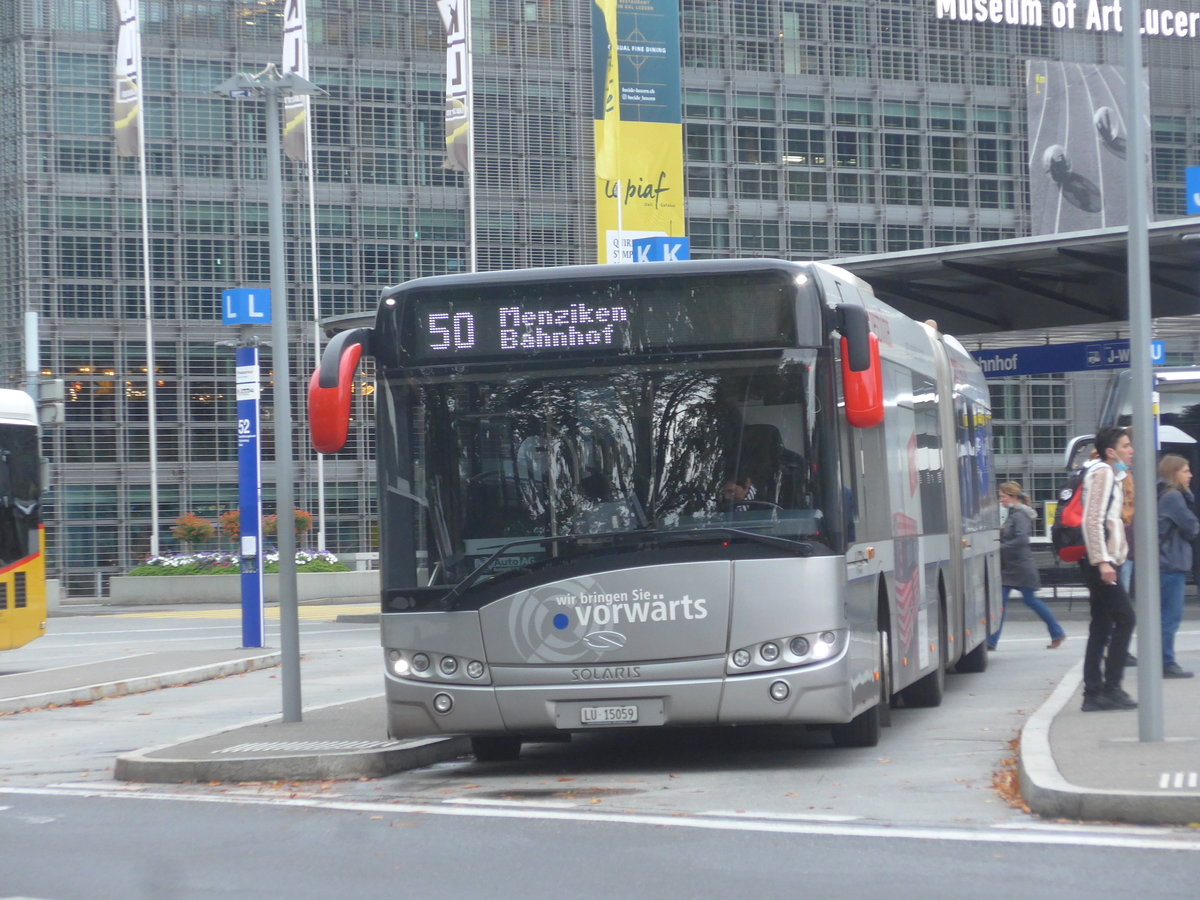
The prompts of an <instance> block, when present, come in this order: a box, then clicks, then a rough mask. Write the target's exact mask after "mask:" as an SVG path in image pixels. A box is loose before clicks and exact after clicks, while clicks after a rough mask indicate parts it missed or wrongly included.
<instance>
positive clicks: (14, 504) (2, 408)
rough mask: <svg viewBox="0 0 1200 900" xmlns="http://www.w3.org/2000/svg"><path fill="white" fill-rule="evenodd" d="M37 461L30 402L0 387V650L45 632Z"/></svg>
mask: <svg viewBox="0 0 1200 900" xmlns="http://www.w3.org/2000/svg"><path fill="white" fill-rule="evenodd" d="M41 460H42V456H41V447H40V444H39V441H38V417H37V408H36V406H35V405H34V402H33V400H32V398H30V396H29V395H28V394H26V393H24V392H22V391H12V390H4V389H0V650H11V649H13V648H15V647H20V646H22V645H24V644H28V643H29V642H30V641H32V640H34V639H35V638H39V637H41V636H42V635H43V634H44V633H45V631H46V562H45V558H44V557H43V555H42V539H43V532H42V525H41V515H40V508H41V507H40V503H41V468H42V464H41Z"/></svg>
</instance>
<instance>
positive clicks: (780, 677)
mask: <svg viewBox="0 0 1200 900" xmlns="http://www.w3.org/2000/svg"><path fill="white" fill-rule="evenodd" d="M335 327H342V328H343V329H344V330H342V331H340V332H339V333H337V334H336V335H335V336H334V337H333V339H332V340H331V341H330V343H329V345H328V347H327V348H326V350H325V353H324V355H323V358H322V360H321V363H320V366H319V368H318V370H317V371H316V372H314V373H313V376H312V380H311V383H310V388H309V415H310V427H311V433H312V438H313V443H314V446H315V447H316V448H317V449H318V450H320V451H322V452H325V453H330V452H335V451H336V450H337V449H339V448H340V447H341V446H343V444H344V442H345V439H346V434H347V429H348V426H349V411H350V401H351V395H352V392H353V381H354V373H355V370H356V366H357V365H358V362H359V360H360V357H361V355H362V354H363V353H367V354H369V355H370V356H371V357H373V358H374V360H375V366H376V380H377V384H376V394H375V396H376V407H375V408H376V424H375V429H376V431H375V434H376V453H377V460H378V463H377V464H378V478H379V517H380V564H381V580H382V616H381V620H382V642H383V647H384V657H385V667H386V685H387V710H388V730H389V733H390V734H391V735H392V736H393V737H402V736H411V735H427V734H436V733H454V734H465V735H469V736H470V737H471V739H472V743H473V748H474V752H475V755H476V756H477V758H479V759H506V758H515V757H516V756H517V755H518V754H519V752H520V747H521V742H522V741H523V740H536V739H539V738H540V737H543V736H546V735H554V736H556V737H562V736H563V735H564V734H569V733H571V732H579V731H589V730H596V729H604V728H614V727H663V726H701V725H737V724H751V723H795V724H821V725H829V726H832V734H833V740H834V741H835V743H837V744H838V745H846V746H873V745H874V744H875V743H876V742H877V741H878V739H879V735H880V726H881V725H883V724H886V723H887V721H888V718H889V715H890V712H889V710H890V707H891V706H892V705H893V704H894V703H896V702H897V701H898V700H899V699H902V700H903V703H904V705H908V706H935V705H937V704H938V703H940V702H941V699H942V690H943V679H944V677H945V674H946V672H947V671H948V670H949V669H951V668H954V667H957V669H958V670H959V671H982V670H983V668H984V667H985V665H986V659H987V657H986V652H987V651H986V641H985V638H986V635H987V633H988V628H989V618H990V616H991V615H992V614H993V613H994V612H997V611H998V610H999V602H998V599H999V597H998V592H999V568H998V539H999V538H998V534H999V532H998V525H999V517H998V509H997V503H996V498H995V496H994V490H993V484H992V478H993V473H992V465H991V457H990V408H989V400H988V391H987V387H986V385H985V383H984V379H983V376H982V374H981V373H980V371H979V369H978V368H977V367H976V365H975V363H974V362H973V360H972V359H971V358H970V356H969V355H968V354H967V353H966V351H965V350H964V349H963V348H962V346H961V345H960V344H959V343H958V342H957V341H955V340H954V339H953V338H951V337H948V336H945V335H942V334H940V333H939V332H938V331H937V329H936V327H934V326H932V324H929V323H920V322H916V321H913V320H911V319H908V318H906V317H905V316H903V315H901V314H900V313H898V312H897V311H896V310H894V309H892V308H890V307H888V306H887V305H885V304H884V303H882V302H881V301H879V300H878V299H876V298H875V296H874V295H873V293H872V291H871V289H870V287H869V286H868V285H867V284H866V283H864V282H863V281H861V280H859V279H858V278H856V277H854V276H853V275H850V274H849V273H847V272H845V271H843V270H840V269H838V268H835V267H832V266H828V265H823V264H820V263H793V262H783V261H780V260H724V261H691V262H682V263H643V264H636V265H610V266H587V267H563V268H547V269H538V270H526V271H513V272H497V273H485V274H471V275H454V276H442V277H435V278H421V279H417V280H415V281H411V282H408V283H406V284H403V285H400V286H399V287H395V288H390V289H388V290H386V291H385V292H384V294H383V298H382V303H381V305H380V307H379V310H378V313H377V315H376V316H375V317H374V320H373V322H371V321H370V320H368V319H366V318H363V317H360V318H359V319H358V320H353V319H352V318H351V317H346V318H344V319H343V320H342V321H340V322H338V323H336V326H335Z"/></svg>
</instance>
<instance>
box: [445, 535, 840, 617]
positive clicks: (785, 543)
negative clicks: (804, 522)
mask: <svg viewBox="0 0 1200 900" xmlns="http://www.w3.org/2000/svg"><path fill="white" fill-rule="evenodd" d="M728 538H734V539H736V540H746V541H751V542H753V543H757V544H763V545H765V546H767V547H772V548H775V549H777V550H786V551H788V552H789V553H792V554H794V555H796V556H804V557H807V556H812V555H813V553H814V552H815V551H816V548H815V545H814V544H813V543H812V542H811V541H797V540H792V539H791V538H783V537H777V536H775V535H770V534H759V533H757V532H754V531H747V530H745V529H742V528H725V527H714V528H700V529H694V530H689V531H680V530H677V529H669V528H659V529H655V530H653V531H644V530H643V531H604V532H598V533H596V534H566V535H560V536H557V537H546V538H522V539H521V540H516V541H510V542H508V543H507V544H502V545H501V546H500V547H498V548H497V549H496V551H495V552H494V553H492V555H491V556H489V557H488V558H487V559H485V560H484V561H483V562H481V563H480V564H479V565H478V566H476V567H475V569H474V570H473V571H472V572H471V573H470V574H469V575H467V576H466V577H465V578H464V579H463V580H462V581H460V582H459V583H458V584H456V585H454V587H452V588H451V589H450V590H449V592H448V593H447V594H446V597H445V602H446V603H447V604H451V603H452V602H453V601H454V599H455V598H456V597H458V596H461V595H462V594H463V593H464V592H465V591H467V590H468V589H469V588H471V587H473V586H474V585H476V584H478V583H479V582H480V581H482V580H484V576H485V575H487V574H489V573H488V571H487V570H488V569H489V568H490V567H491V566H492V564H493V563H494V562H495V561H496V560H497V559H499V558H500V557H502V556H505V555H508V552H509V551H510V550H511V549H512V548H513V547H520V546H524V545H527V544H528V545H536V546H543V545H546V544H565V543H571V544H578V543H580V542H583V541H595V542H598V543H599V542H603V543H605V544H607V545H608V546H609V547H612V546H615V545H619V544H623V543H635V544H640V543H646V542H648V541H651V542H655V541H659V540H662V541H664V542H674V541H678V542H680V543H686V542H702V541H716V540H722V539H728ZM562 561H563V557H561V556H547V557H545V558H543V559H536V560H531V561H530V562H528V563H526V564H524V565H521V566H513V567H511V568H503V569H496V570H494V571H493V572H492V573H490V575H491V577H490V578H488V580H494V579H496V578H503V577H509V576H514V575H526V574H528V573H530V572H533V571H536V570H537V569H541V568H544V567H546V566H550V565H555V564H557V563H561V562H562Z"/></svg>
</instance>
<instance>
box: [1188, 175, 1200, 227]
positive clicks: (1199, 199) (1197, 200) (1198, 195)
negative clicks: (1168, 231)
mask: <svg viewBox="0 0 1200 900" xmlns="http://www.w3.org/2000/svg"><path fill="white" fill-rule="evenodd" d="M1184 174H1185V177H1186V182H1187V211H1188V215H1189V216H1194V215H1195V214H1196V213H1200V166H1188V167H1187V169H1185V170H1184Z"/></svg>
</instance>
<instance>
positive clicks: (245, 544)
mask: <svg viewBox="0 0 1200 900" xmlns="http://www.w3.org/2000/svg"><path fill="white" fill-rule="evenodd" d="M260 393H261V386H260V379H259V370H258V348H257V347H238V348H237V444H238V524H239V531H240V532H241V534H240V546H239V548H238V555H239V556H240V557H241V563H242V646H243V647H262V646H264V644H263V631H264V625H263V588H262V538H261V536H260V534H259V530H260V529H259V522H261V521H262V486H261V484H260V479H259V459H260V451H259V443H258V400H259V395H260Z"/></svg>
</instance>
